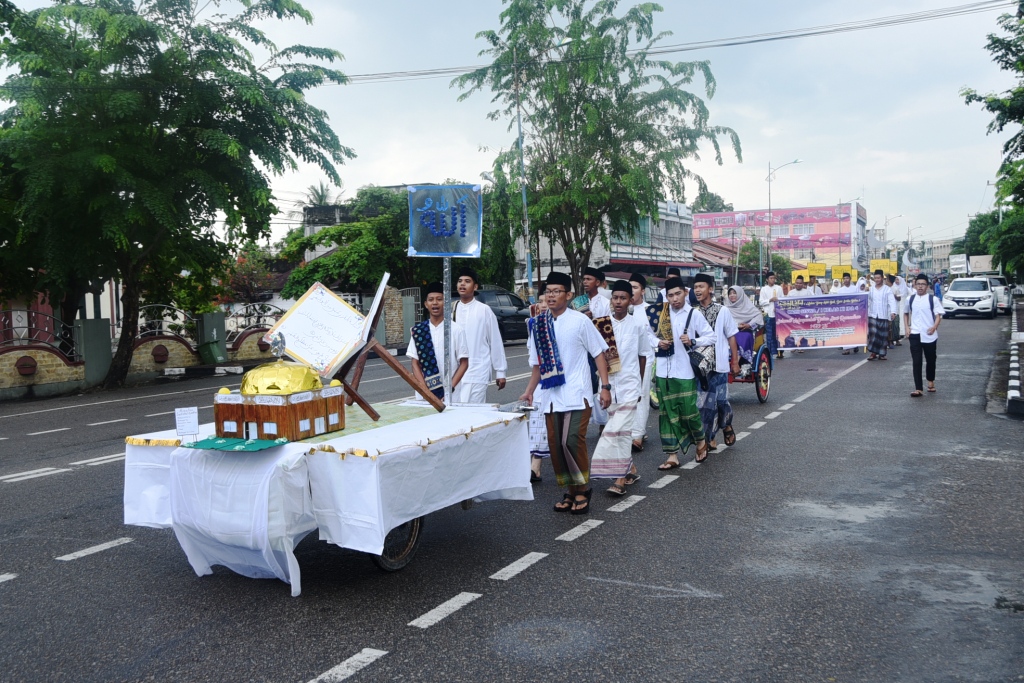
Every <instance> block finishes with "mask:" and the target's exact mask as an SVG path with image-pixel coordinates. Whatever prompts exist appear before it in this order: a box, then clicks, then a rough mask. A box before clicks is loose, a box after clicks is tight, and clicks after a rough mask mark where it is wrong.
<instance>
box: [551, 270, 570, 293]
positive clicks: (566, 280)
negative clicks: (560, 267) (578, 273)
mask: <svg viewBox="0 0 1024 683" xmlns="http://www.w3.org/2000/svg"><path fill="white" fill-rule="evenodd" d="M545 282H546V284H547V286H548V287H550V286H552V285H557V286H561V287H564V288H565V291H567V292H571V291H572V278H571V277H569V276H568V275H566V274H565V273H559V272H558V271H557V270H553V271H551V272H550V273H548V277H547V280H546V281H545Z"/></svg>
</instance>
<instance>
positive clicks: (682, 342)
mask: <svg viewBox="0 0 1024 683" xmlns="http://www.w3.org/2000/svg"><path fill="white" fill-rule="evenodd" d="M665 290H666V292H667V294H668V304H669V317H670V321H671V324H672V339H671V340H667V339H659V340H658V347H659V348H660V349H663V350H668V349H670V348H671V349H672V355H670V356H661V357H659V358H658V365H657V368H656V369H655V380H654V381H655V385H656V387H657V391H658V405H659V407H660V409H661V415H660V416H659V419H658V428H659V431H660V432H661V447H662V449H663V450H664V451H665V456H666V457H665V462H663V463H662V464H661V465H659V466H658V469H659V470H671V469H675V468H676V467H679V455H680V451H682V453H683V454H685V453H686V451H688V450H689V448H690V444H691V443H692V444H694V445H695V447H696V449H697V456H696V458H695V460H696V461H697V462H704V461H705V460H706V459H707V457H708V444H707V441H706V440H705V437H704V426H703V425H702V423H701V419H700V411H699V410H698V408H697V380H696V379H695V377H694V374H693V368H692V367H691V366H690V357H689V355H688V354H687V351H688V350H689V348H690V347H692V346H711V345H713V344H714V343H715V331H714V330H713V329H711V326H710V325H708V321H707V320H705V319H704V316H703V315H701V314H700V313H699V312H696V311H694V310H693V309H692V308H691V307H690V306H688V305H687V303H686V288H685V287H683V281H682V279H681V278H678V277H670V278H669V279H668V280H666V281H665Z"/></svg>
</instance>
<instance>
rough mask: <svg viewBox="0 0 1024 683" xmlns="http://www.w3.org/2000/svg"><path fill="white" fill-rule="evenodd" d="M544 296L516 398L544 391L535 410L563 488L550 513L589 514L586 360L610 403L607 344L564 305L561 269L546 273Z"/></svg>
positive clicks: (566, 285)
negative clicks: (545, 431) (591, 361)
mask: <svg viewBox="0 0 1024 683" xmlns="http://www.w3.org/2000/svg"><path fill="white" fill-rule="evenodd" d="M544 296H545V298H546V300H547V304H548V310H547V311H544V312H543V313H542V314H539V315H538V316H537V317H536V318H534V324H533V333H532V334H531V335H530V338H529V339H528V340H527V348H528V349H529V352H530V366H531V369H532V372H531V374H530V382H529V384H528V385H527V387H526V391H525V392H524V393H523V395H522V396H521V397H520V400H522V401H527V402H529V403H533V392H534V391H535V390H536V388H537V386H538V385H541V386H544V387H545V390H544V392H543V396H542V398H541V402H540V404H539V405H538V406H537V407H538V409H539V410H540V411H541V412H543V413H544V414H545V417H546V420H547V427H548V447H549V448H550V450H551V467H552V469H553V470H554V471H555V479H556V481H557V482H558V485H559V486H567V487H568V489H569V490H568V493H566V494H565V495H564V496H563V498H562V500H561V501H559V502H558V503H556V504H555V511H556V512H572V513H573V514H578V515H583V514H586V513H588V512H590V495H591V489H590V488H589V487H588V483H589V482H590V460H589V457H588V455H587V427H588V426H589V424H590V412H591V407H592V406H591V404H590V401H591V400H593V399H592V397H593V393H592V389H591V385H590V364H589V362H588V360H587V359H588V358H593V359H594V362H595V364H596V365H597V374H598V376H599V377H600V380H601V391H600V393H599V396H600V398H599V400H600V402H601V405H602V407H604V408H607V407H608V406H609V405H610V404H611V400H612V399H611V384H610V383H609V382H608V362H607V361H606V359H605V357H604V352H605V351H607V350H608V345H607V344H606V343H605V341H604V339H602V338H601V335H600V333H599V332H598V331H597V328H596V327H594V324H593V323H592V322H591V321H590V319H589V318H588V317H587V316H585V315H583V314H582V313H579V312H578V311H574V310H572V309H570V308H569V307H568V306H569V302H570V301H571V300H572V278H570V277H569V276H568V275H566V274H565V273H559V272H556V271H553V272H551V273H548V276H547V279H546V289H545V290H544Z"/></svg>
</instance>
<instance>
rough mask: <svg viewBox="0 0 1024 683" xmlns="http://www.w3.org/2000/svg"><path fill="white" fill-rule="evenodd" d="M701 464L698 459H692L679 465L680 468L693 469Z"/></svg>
mask: <svg viewBox="0 0 1024 683" xmlns="http://www.w3.org/2000/svg"><path fill="white" fill-rule="evenodd" d="M700 465H701V463H699V462H697V461H696V460H691V461H690V462H684V463H683V464H682V465H680V466H679V468H680V469H684V470H692V469H695V468H697V467H700Z"/></svg>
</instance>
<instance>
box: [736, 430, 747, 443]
mask: <svg viewBox="0 0 1024 683" xmlns="http://www.w3.org/2000/svg"><path fill="white" fill-rule="evenodd" d="M748 436H750V432H739V433H737V434H736V440H737V441H739V440H740V439H745V438H747V437H748Z"/></svg>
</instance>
